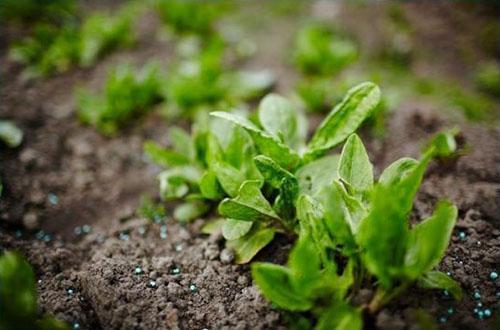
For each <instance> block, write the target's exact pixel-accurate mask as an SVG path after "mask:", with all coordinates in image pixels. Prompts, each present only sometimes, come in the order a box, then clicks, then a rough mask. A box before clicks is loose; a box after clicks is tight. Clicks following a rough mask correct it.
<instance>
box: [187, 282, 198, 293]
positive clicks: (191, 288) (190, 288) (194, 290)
mask: <svg viewBox="0 0 500 330" xmlns="http://www.w3.org/2000/svg"><path fill="white" fill-rule="evenodd" d="M189 291H191V292H193V293H194V292H198V287H197V286H196V285H195V284H191V285H190V286H189Z"/></svg>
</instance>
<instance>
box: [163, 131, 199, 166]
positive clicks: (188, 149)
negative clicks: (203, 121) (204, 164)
mask: <svg viewBox="0 0 500 330" xmlns="http://www.w3.org/2000/svg"><path fill="white" fill-rule="evenodd" d="M168 138H169V142H170V144H171V145H172V149H173V150H175V151H176V152H177V153H179V154H182V155H184V156H185V157H186V158H189V159H192V158H193V156H194V155H193V142H192V140H191V137H190V136H189V134H188V133H186V131H184V130H183V129H182V128H179V127H175V126H174V127H171V128H170V129H169V131H168Z"/></svg>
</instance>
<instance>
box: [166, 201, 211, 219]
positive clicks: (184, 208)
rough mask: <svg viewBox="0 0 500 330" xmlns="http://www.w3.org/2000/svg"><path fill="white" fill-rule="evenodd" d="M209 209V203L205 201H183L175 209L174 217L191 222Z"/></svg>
mask: <svg viewBox="0 0 500 330" xmlns="http://www.w3.org/2000/svg"><path fill="white" fill-rule="evenodd" d="M208 210H209V206H208V204H207V203H204V202H203V201H199V200H198V201H190V202H186V203H182V204H180V205H179V206H177V207H176V208H175V210H174V218H176V219H177V220H179V221H180V222H189V221H192V220H195V219H197V218H199V217H201V216H202V215H203V214H205V213H206V212H207V211H208Z"/></svg>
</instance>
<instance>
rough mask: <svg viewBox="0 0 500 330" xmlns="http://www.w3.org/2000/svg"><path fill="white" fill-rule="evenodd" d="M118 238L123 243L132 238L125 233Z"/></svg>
mask: <svg viewBox="0 0 500 330" xmlns="http://www.w3.org/2000/svg"><path fill="white" fill-rule="evenodd" d="M118 238H119V239H120V240H122V241H128V240H129V238H130V235H129V234H127V233H125V232H121V233H120V235H119V237H118Z"/></svg>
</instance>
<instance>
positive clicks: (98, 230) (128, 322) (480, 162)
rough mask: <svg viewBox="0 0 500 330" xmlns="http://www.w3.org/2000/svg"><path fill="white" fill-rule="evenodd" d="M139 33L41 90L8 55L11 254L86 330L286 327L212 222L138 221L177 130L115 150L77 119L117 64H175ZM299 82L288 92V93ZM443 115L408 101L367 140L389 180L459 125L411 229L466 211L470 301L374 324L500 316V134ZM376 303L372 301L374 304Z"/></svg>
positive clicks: (463, 245)
mask: <svg viewBox="0 0 500 330" xmlns="http://www.w3.org/2000/svg"><path fill="white" fill-rule="evenodd" d="M141 26H142V30H144V31H146V32H144V33H143V34H144V37H141V38H140V40H141V41H140V45H139V46H138V47H136V48H134V49H131V50H127V51H124V52H120V53H119V54H114V55H111V56H109V57H107V58H106V59H104V60H103V61H101V62H100V63H99V64H98V65H97V66H96V67H95V68H92V69H87V70H74V71H72V72H69V73H67V74H65V75H61V76H58V77H54V78H49V79H45V80H40V81H34V82H25V81H23V80H22V79H20V78H19V77H20V71H21V68H20V67H19V66H18V65H15V64H13V63H12V62H11V61H9V60H8V59H7V56H6V53H5V49H2V54H1V57H0V61H1V71H2V72H1V73H2V76H1V78H0V79H1V84H2V89H1V91H0V95H1V99H2V112H4V110H3V109H5V115H6V116H7V117H8V118H11V119H15V120H16V123H17V124H19V126H20V127H21V128H22V129H23V131H24V133H25V141H24V143H23V145H22V146H21V147H20V148H18V149H15V150H10V149H7V148H5V147H3V146H2V147H1V157H2V159H1V168H0V172H1V177H2V180H3V182H4V191H3V195H2V198H1V199H0V210H1V211H0V218H1V224H0V250H3V249H16V250H19V251H21V252H22V253H23V254H24V255H26V257H27V258H28V259H29V261H30V262H31V263H32V265H33V267H34V270H35V272H36V275H37V279H38V293H39V296H38V302H39V306H40V312H41V313H50V314H53V315H55V316H56V317H58V318H60V319H61V320H64V321H66V322H68V324H70V325H75V324H78V325H79V326H80V329H204V328H206V329H280V328H287V323H286V315H285V314H284V313H282V312H279V311H278V310H276V309H274V308H273V307H272V306H271V305H270V304H268V303H267V302H266V301H265V300H264V299H263V298H262V297H261V296H260V295H259V292H258V290H257V288H256V286H254V285H253V284H252V280H251V276H250V272H249V267H248V266H238V265H235V264H234V263H233V262H232V259H233V256H232V253H231V251H228V250H226V249H224V245H223V240H222V238H221V237H220V235H217V234H214V235H211V236H208V235H204V234H202V233H201V231H200V228H201V225H202V223H203V220H198V221H196V222H195V223H193V224H189V225H181V224H178V223H176V222H174V221H173V220H172V219H170V217H168V219H167V221H166V223H165V224H157V223H151V222H148V221H147V220H145V219H141V218H138V217H137V216H136V214H135V209H136V207H137V205H138V203H139V200H140V196H141V194H143V193H148V194H155V193H156V192H155V176H156V174H157V173H158V172H159V168H157V167H155V166H153V165H151V164H149V163H148V162H147V161H146V160H145V159H144V158H143V156H142V144H143V142H144V141H145V140H147V139H154V140H156V141H160V142H166V136H167V133H168V125H167V124H166V123H165V121H164V120H163V119H162V118H161V117H160V116H159V115H158V114H151V115H149V116H147V118H145V119H144V120H142V121H141V122H138V123H134V125H133V126H131V127H128V128H126V129H125V131H124V132H123V133H122V134H120V135H119V136H118V137H115V138H112V139H110V138H104V137H102V136H101V135H99V134H98V133H96V132H95V131H94V130H93V129H92V128H88V127H83V126H81V125H80V124H79V123H78V121H77V118H75V117H76V116H75V113H74V104H73V103H72V102H73V101H72V98H71V95H72V88H73V87H74V86H75V85H76V84H77V83H78V82H85V85H86V86H90V87H91V88H95V89H98V88H99V87H100V86H101V84H102V82H103V80H104V72H105V68H106V67H108V66H109V65H110V64H113V63H116V62H120V61H123V60H131V61H133V62H136V63H143V62H144V61H146V60H147V59H150V58H158V59H161V60H165V59H166V58H168V55H169V54H170V52H171V48H172V45H171V44H169V42H166V43H160V44H159V43H158V42H157V41H156V39H155V37H154V33H148V32H147V31H152V30H154V29H153V27H152V26H154V22H151V18H147V17H146V19H145V20H144V22H142V23H141ZM7 39H9V36H7ZM268 64H269V65H271V66H272V65H273V64H274V62H273V63H268ZM287 75H289V74H288V73H283V75H282V76H280V84H279V85H278V88H280V86H281V88H283V86H287V84H289V82H288V81H287V79H286V78H287V77H288V76H287ZM283 81H284V83H283ZM439 110H440V109H437V108H435V107H433V106H430V105H428V104H425V103H422V102H418V101H410V102H407V103H404V104H402V105H401V106H400V108H399V109H398V110H397V111H395V112H394V113H393V114H392V115H391V117H390V119H389V120H388V123H387V127H388V128H387V132H388V134H387V135H386V136H385V137H384V138H383V139H371V138H367V139H365V140H366V143H367V147H368V150H369V154H370V157H371V159H372V161H373V162H374V164H375V169H376V172H377V173H380V172H381V171H382V169H383V168H385V167H386V166H387V165H388V164H390V163H391V162H392V161H394V160H396V159H398V158H400V157H403V156H413V157H418V154H419V151H420V149H421V147H422V145H423V144H424V143H425V141H426V140H428V139H429V138H430V137H431V136H432V134H434V133H435V132H437V131H439V130H440V129H443V128H447V127H450V126H453V125H458V126H459V127H460V129H461V133H460V136H459V142H460V150H461V156H460V157H458V158H456V159H451V160H445V161H444V160H443V161H440V162H435V163H433V164H432V165H431V166H430V168H429V170H428V172H427V174H426V177H425V179H424V182H423V184H422V187H421V189H420V192H419V194H418V196H417V200H416V202H415V205H414V212H413V214H412V217H411V221H412V223H416V222H418V221H419V220H420V219H423V218H425V217H427V216H429V215H430V214H431V213H432V210H433V209H434V207H435V205H436V203H437V201H438V200H440V199H443V198H446V199H449V200H451V201H452V202H453V203H455V204H456V205H457V207H458V209H459V219H458V222H457V226H456V228H455V230H454V234H453V237H452V241H451V244H450V246H449V248H448V251H447V253H446V256H445V258H444V259H443V261H442V262H441V264H440V265H439V269H440V270H442V271H444V272H449V273H450V274H451V276H452V277H453V278H455V279H456V280H457V281H458V282H459V283H460V285H461V286H462V288H463V290H464V298H463V299H462V301H460V302H456V301H454V300H452V299H451V298H450V297H448V296H446V295H445V294H444V293H443V292H442V291H429V290H425V291H424V290H419V289H417V288H412V289H411V290H410V291H409V292H407V293H405V294H404V296H402V297H400V298H398V299H397V300H396V301H394V302H393V303H392V304H390V305H389V306H388V307H387V308H385V309H383V310H382V311H381V312H380V313H379V314H378V315H376V316H374V317H373V318H367V327H377V328H381V329H407V328H412V327H413V326H415V324H416V321H415V314H416V311H417V310H418V309H423V310H425V311H427V312H429V313H430V315H431V316H432V317H433V318H434V319H435V320H437V322H438V323H439V322H442V321H444V320H446V322H444V323H442V324H440V325H442V326H443V327H445V328H450V329H456V328H459V329H484V328H488V327H491V328H492V327H493V319H494V317H491V318H488V319H484V320H478V319H477V317H476V316H475V314H474V312H473V310H474V308H478V307H477V305H478V303H481V304H482V307H481V308H483V309H484V308H489V309H490V310H491V311H493V312H494V313H496V312H495V311H496V310H498V307H499V303H498V301H499V292H500V288H499V286H500V281H498V280H497V281H492V280H490V278H489V274H490V272H492V271H497V272H498V261H499V260H500V229H499V226H500V203H499V201H500V159H499V158H500V152H499V150H500V129H499V128H498V127H497V128H488V127H486V126H485V125H480V124H470V123H465V122H455V121H453V122H451V121H450V120H449V119H448V118H447V117H446V116H444V115H443V114H442V113H440V111H439ZM3 114H4V113H2V116H3ZM181 125H183V126H186V123H181ZM367 136H368V135H367ZM168 207H169V211H170V207H171V205H169V206H168ZM83 227H85V230H83V229H82V228H83ZM75 228H76V229H77V231H76V232H75ZM81 231H84V233H81V234H79V233H80V232H81ZM460 232H463V233H465V237H461V236H460V235H459V233H460ZM290 246H291V243H290V242H288V241H287V240H286V239H285V238H280V239H279V240H278V241H277V242H274V243H273V244H271V245H270V246H268V247H267V248H266V249H265V250H264V251H262V252H261V253H260V254H259V255H258V256H257V259H259V260H270V261H274V262H278V263H283V262H284V261H285V260H286V253H287V251H288V250H289V248H290ZM476 291H477V292H479V293H480V295H481V298H480V299H479V300H478V299H474V297H473V294H474V293H475V292H476ZM371 294H372V292H370V291H369V290H367V291H366V292H364V296H365V297H364V299H369V297H370V295H371ZM450 308H451V309H450ZM450 311H451V313H450Z"/></svg>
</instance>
